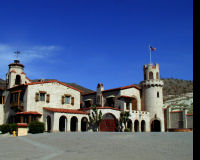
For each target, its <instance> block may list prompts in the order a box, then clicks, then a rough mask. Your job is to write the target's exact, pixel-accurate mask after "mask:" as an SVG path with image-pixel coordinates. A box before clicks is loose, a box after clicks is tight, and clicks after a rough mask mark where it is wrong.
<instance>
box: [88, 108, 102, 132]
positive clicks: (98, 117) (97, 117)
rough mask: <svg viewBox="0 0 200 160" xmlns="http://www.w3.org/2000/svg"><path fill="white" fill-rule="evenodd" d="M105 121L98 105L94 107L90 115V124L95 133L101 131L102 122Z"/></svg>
mask: <svg viewBox="0 0 200 160" xmlns="http://www.w3.org/2000/svg"><path fill="white" fill-rule="evenodd" d="M102 120H103V116H102V112H101V111H99V112H98V109H97V107H96V105H93V106H92V114H91V113H90V115H89V124H90V127H91V128H92V130H93V131H95V132H96V131H99V125H100V122H101V121H102Z"/></svg>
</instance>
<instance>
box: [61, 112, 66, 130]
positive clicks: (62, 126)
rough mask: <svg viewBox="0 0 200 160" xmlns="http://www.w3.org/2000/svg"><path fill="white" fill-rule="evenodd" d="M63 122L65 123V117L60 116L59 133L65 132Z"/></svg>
mask: <svg viewBox="0 0 200 160" xmlns="http://www.w3.org/2000/svg"><path fill="white" fill-rule="evenodd" d="M65 121H66V117H65V116H61V117H60V119H59V131H60V132H65V130H66V129H65V126H66V124H65Z"/></svg>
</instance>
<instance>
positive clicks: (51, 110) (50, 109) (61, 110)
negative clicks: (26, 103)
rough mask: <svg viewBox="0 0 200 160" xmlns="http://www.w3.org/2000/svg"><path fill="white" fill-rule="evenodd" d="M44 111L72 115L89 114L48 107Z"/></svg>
mask: <svg viewBox="0 0 200 160" xmlns="http://www.w3.org/2000/svg"><path fill="white" fill-rule="evenodd" d="M43 109H45V110H47V111H50V112H60V113H72V114H88V113H87V112H84V111H80V110H75V109H63V108H48V107H43Z"/></svg>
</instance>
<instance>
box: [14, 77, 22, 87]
mask: <svg viewBox="0 0 200 160" xmlns="http://www.w3.org/2000/svg"><path fill="white" fill-rule="evenodd" d="M15 84H16V85H20V84H21V77H20V75H17V76H16V79H15Z"/></svg>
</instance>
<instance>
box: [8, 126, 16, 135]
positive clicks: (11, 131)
mask: <svg viewBox="0 0 200 160" xmlns="http://www.w3.org/2000/svg"><path fill="white" fill-rule="evenodd" d="M13 131H16V132H17V124H16V123H12V124H9V132H10V134H12V133H13Z"/></svg>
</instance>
